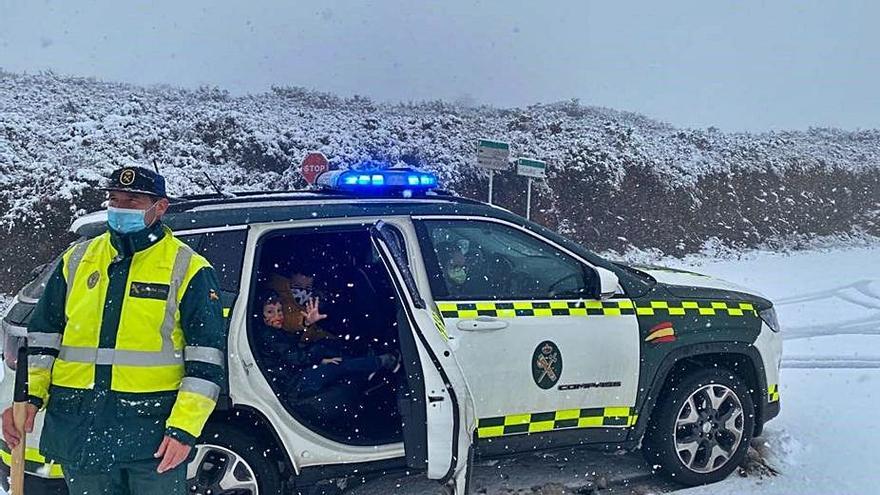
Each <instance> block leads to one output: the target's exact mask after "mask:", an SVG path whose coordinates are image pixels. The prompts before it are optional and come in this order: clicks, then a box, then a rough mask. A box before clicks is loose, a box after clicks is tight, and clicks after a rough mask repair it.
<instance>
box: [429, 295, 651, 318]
mask: <svg viewBox="0 0 880 495" xmlns="http://www.w3.org/2000/svg"><path fill="white" fill-rule="evenodd" d="M437 307H438V308H440V313H441V314H442V315H443V317H444V318H476V317H477V316H495V317H498V318H516V317H517V316H622V315H634V314H636V313H635V305H633V302H632V301H630V300H629V299H620V300H616V301H584V300H577V301H513V302H503V301H487V302H438V303H437Z"/></svg>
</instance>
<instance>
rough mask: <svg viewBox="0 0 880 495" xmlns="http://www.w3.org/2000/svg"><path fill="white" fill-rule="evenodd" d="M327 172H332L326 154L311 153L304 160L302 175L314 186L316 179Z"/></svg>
mask: <svg viewBox="0 0 880 495" xmlns="http://www.w3.org/2000/svg"><path fill="white" fill-rule="evenodd" d="M327 170H330V162H328V161H327V157H326V156H324V153H318V152H311V153H309V154H308V155H306V157H305V158H303V161H302V175H303V178H305V180H306V182H308V183H309V184H314V183H315V179H317V178H318V176H319V175H321V174H322V173H323V172H326V171H327Z"/></svg>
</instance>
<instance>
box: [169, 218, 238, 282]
mask: <svg viewBox="0 0 880 495" xmlns="http://www.w3.org/2000/svg"><path fill="white" fill-rule="evenodd" d="M246 238H247V231H246V230H228V231H220V232H208V233H206V234H204V238H203V239H202V241H201V244H200V245H199V247H198V248H196V250H197V251H198V252H199V254H201V255H202V256H204V257H205V258H207V260H208V261H209V262H210V263H211V265H212V266H213V267H214V271H215V272H216V273H217V279H218V280H219V282H220V289H221V290H223V291H226V292H238V284H239V282H240V280H241V265H242V262H243V257H244V245H245V240H246ZM184 242H186V241H185V240H184Z"/></svg>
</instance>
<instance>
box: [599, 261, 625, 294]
mask: <svg viewBox="0 0 880 495" xmlns="http://www.w3.org/2000/svg"><path fill="white" fill-rule="evenodd" d="M595 270H596V275H598V276H599V283H598V284H597V285H598V286H599V287H598V289H599V294H598V296H599V297H598V298H599V299H602V300H605V299H610V298H612V297H614V294H616V293H617V286H618V285H619V283H620V281H619V280H618V278H617V274H616V273H614V272H612V271H611V270H608V269H605V268H602V267H601V266H597V267H595Z"/></svg>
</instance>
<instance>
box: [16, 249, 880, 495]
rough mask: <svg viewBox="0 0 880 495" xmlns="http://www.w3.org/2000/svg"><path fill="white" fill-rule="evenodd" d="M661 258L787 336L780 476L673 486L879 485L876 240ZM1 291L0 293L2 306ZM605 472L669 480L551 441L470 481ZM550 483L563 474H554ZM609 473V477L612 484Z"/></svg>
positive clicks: (769, 442)
mask: <svg viewBox="0 0 880 495" xmlns="http://www.w3.org/2000/svg"><path fill="white" fill-rule="evenodd" d="M660 263H662V264H666V265H668V266H675V267H679V268H686V269H690V270H693V271H698V272H701V273H705V274H707V275H713V276H717V277H720V278H724V279H727V280H730V281H732V282H736V283H739V284H741V285H744V286H746V287H751V288H753V289H755V290H757V291H759V292H760V293H762V294H764V295H765V296H767V297H769V298H770V299H772V300H774V301H775V302H776V304H777V308H778V314H779V318H780V321H781V323H782V325H783V332H784V336H785V339H786V341H785V349H784V358H783V368H784V369H783V371H782V378H781V384H780V396H781V402H782V412H781V414H780V415H779V417H778V418H776V419H775V420H773V421H771V422H770V423H768V425H767V427H766V430H765V434H764V436H763V437H762V439H761V441H760V442H759V443H760V445H759V450H760V451H761V453H762V455H763V456H764V458H765V460H766V461H767V462H768V463H769V464H770V465H771V466H772V467H773V468H775V469H776V470H778V471H779V473H780V474H779V475H777V476H767V475H758V474H750V475H749V476H746V477H741V476H738V475H736V474H734V475H733V476H732V477H731V478H729V479H728V480H725V481H723V482H721V483H717V484H714V485H711V486H706V487H698V488H691V489H687V490H682V491H680V492H679V493H685V494H689V495H719V494H722V495H723V494H728V493H729V494H741V493H762V494H783V493H785V494H790V493H878V492H880V488H878V484H880V475H878V474H876V451H875V446H876V445H877V444H878V443H880V423H878V422H877V421H876V420H875V419H874V416H875V413H876V410H877V407H878V406H880V245H878V244H873V245H864V246H857V247H845V246H841V247H832V248H824V249H814V250H810V251H801V252H795V253H791V254H779V253H769V252H749V253H746V254H743V255H740V256H739V257H737V258H732V257H727V258H723V259H718V258H717V257H709V256H691V257H688V258H685V259H663V260H660ZM4 302H5V301H4V300H3V299H2V298H0V307H2V306H3V304H4ZM588 478H592V479H593V480H594V481H599V482H602V480H600V478H605V479H607V480H608V481H610V482H611V483H612V487H611V488H610V489H609V490H610V491H611V492H616V493H651V492H668V491H672V490H675V488H676V487H674V486H671V485H669V484H667V483H665V482H662V481H660V480H657V479H656V478H653V477H651V476H650V474H649V473H648V470H647V469H646V466H645V465H644V463H643V462H642V461H641V458H640V457H639V456H638V455H637V454H627V455H616V454H603V453H595V452H574V453H553V454H538V455H531V456H524V457H522V458H519V459H508V460H502V461H498V462H494V461H493V462H478V465H477V468H476V472H475V477H474V488H475V489H476V490H479V489H483V490H484V491H483V493H511V492H517V491H520V490H522V491H523V492H526V493H528V492H532V489H531V488H532V487H534V486H543V487H544V489H541V490H539V491H538V492H539V493H541V492H543V493H561V492H560V491H559V490H557V488H559V487H561V486H563V485H569V486H581V487H582V486H584V484H585V483H586V481H585V480H586V479H588ZM553 483H558V485H555V484H553ZM615 485H616V486H615ZM435 490H436V485H434V484H431V483H426V482H425V481H423V480H421V479H420V477H418V476H409V477H406V476H386V477H385V478H382V479H379V480H376V481H373V482H371V483H369V484H367V485H365V486H362V487H359V488H357V489H355V490H354V492H355V493H358V494H380V493H381V494H382V495H387V494H391V493H399V494H414V493H433V492H435Z"/></svg>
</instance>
